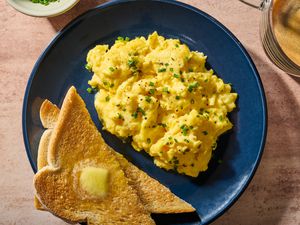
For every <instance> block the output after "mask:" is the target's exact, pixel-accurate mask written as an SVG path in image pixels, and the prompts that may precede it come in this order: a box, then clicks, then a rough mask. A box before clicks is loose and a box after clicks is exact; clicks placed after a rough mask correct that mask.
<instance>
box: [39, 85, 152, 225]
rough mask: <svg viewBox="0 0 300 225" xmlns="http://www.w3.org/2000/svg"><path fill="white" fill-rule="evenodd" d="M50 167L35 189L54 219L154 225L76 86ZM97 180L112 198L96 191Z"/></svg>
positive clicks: (55, 135)
mask: <svg viewBox="0 0 300 225" xmlns="http://www.w3.org/2000/svg"><path fill="white" fill-rule="evenodd" d="M74 140H76V141H75V142H74ZM47 163H48V165H47V166H45V167H43V168H42V169H40V170H39V171H38V172H37V173H36V175H35V176H34V186H35V189H36V196H37V197H38V199H39V201H40V202H41V203H42V205H43V206H45V207H46V208H47V210H49V211H50V212H52V213H53V214H54V215H56V216H58V217H60V218H62V219H64V220H66V221H68V222H87V223H88V224H89V225H98V224H99V225H100V224H155V223H154V221H153V220H152V218H151V216H150V213H149V212H148V211H147V210H146V209H145V208H144V206H143V204H142V202H141V201H140V199H139V197H138V196H137V193H136V191H135V189H134V188H132V187H131V186H130V185H129V181H128V179H127V178H126V176H125V174H124V172H123V170H122V168H121V166H120V164H119V163H118V161H117V160H116V157H115V154H113V153H112V151H111V150H110V149H109V148H108V146H107V145H106V144H105V142H104V141H103V139H102V137H101V135H100V133H99V132H98V130H97V128H96V127H95V125H94V123H93V121H92V119H91V118H90V115H89V113H88V111H87V109H86V108H85V104H84V102H83V100H82V99H81V98H80V96H79V95H78V94H77V92H76V89H75V88H74V87H71V88H70V89H69V91H68V93H67V95H66V97H65V99H64V102H63V105H62V109H61V111H60V113H59V116H58V120H57V123H56V125H55V126H54V128H53V131H52V135H51V137H50V140H49V145H48V152H47ZM91 171H93V172H91ZM95 171H96V172H95ZM99 171H101V173H100V172H99ZM103 171H104V172H103ZM104 173H105V176H106V177H107V178H105V181H104V179H102V177H103V176H104V175H102V174H104ZM95 174H96V175H95ZM99 174H100V175H101V176H100V175H99ZM107 174H108V175H107ZM95 179H96V182H98V181H99V182H100V183H103V182H105V184H106V183H107V184H106V186H107V187H106V188H105V189H107V193H106V192H103V193H100V194H99V190H98V189H97V190H96V191H95V188H94V187H98V186H95V185H94V183H95V182H94V181H95ZM90 183H93V184H92V185H91V184H90ZM96 185H98V183H96ZM103 190H104V189H103Z"/></svg>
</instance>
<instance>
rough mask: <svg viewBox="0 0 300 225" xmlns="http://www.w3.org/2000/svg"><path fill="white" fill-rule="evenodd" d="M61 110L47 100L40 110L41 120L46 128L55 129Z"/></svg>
mask: <svg viewBox="0 0 300 225" xmlns="http://www.w3.org/2000/svg"><path fill="white" fill-rule="evenodd" d="M59 111H60V110H59V108H58V107H57V106H56V105H54V104H53V103H52V102H50V101H49V100H48V99H46V100H45V101H44V102H43V103H42V105H41V108H40V119H41V122H42V125H43V127H44V128H54V125H55V123H56V121H57V119H58V115H59Z"/></svg>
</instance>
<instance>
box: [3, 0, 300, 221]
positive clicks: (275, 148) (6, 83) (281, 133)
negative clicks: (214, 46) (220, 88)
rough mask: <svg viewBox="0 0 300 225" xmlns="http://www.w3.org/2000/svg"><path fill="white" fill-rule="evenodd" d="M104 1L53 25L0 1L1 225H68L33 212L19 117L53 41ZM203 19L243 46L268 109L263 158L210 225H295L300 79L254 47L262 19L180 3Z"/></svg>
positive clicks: (201, 3) (229, 6)
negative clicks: (226, 31)
mask: <svg viewBox="0 0 300 225" xmlns="http://www.w3.org/2000/svg"><path fill="white" fill-rule="evenodd" d="M103 2H104V1H94V0H82V1H81V2H80V3H79V4H78V5H77V6H75V8H73V9H72V10H70V11H69V12H67V13H66V14H64V15H61V16H58V17H54V18H48V19H46V18H33V17H29V16H25V15H23V14H21V13H19V12H17V11H15V10H14V9H12V8H11V7H10V6H8V4H7V3H6V2H5V1H4V0H2V1H0V12H1V13H0V157H1V167H0V168H1V169H0V225H2V224H3V225H4V224H5V225H12V224H18V225H19V224H21V225H23V224H30V225H40V224H52V225H58V224H65V223H64V222H63V221H61V220H60V219H57V218H55V217H54V216H52V215H51V214H49V213H46V212H39V211H37V210H35V209H34V207H33V193H34V190H33V185H32V177H33V172H32V170H31V167H30V164H29V162H28V160H27V156H26V153H25V148H24V144H23V138H22V129H21V111H22V101H23V95H24V90H25V86H26V83H27V79H28V77H29V74H30V72H31V69H32V67H33V65H34V63H35V61H36V60H37V58H38V56H39V55H40V54H41V52H42V50H43V49H44V48H45V47H46V45H47V44H48V43H49V41H50V40H51V39H52V37H53V36H54V34H55V33H56V32H57V31H58V30H60V29H61V28H63V27H64V26H65V25H66V24H67V23H68V22H69V21H70V20H71V19H73V18H74V17H76V16H77V15H79V14H81V13H82V12H84V11H86V10H87V9H89V8H91V7H93V6H95V5H98V4H101V3H103ZM183 2H186V3H189V4H191V5H194V6H195V7H198V8H199V9H201V10H203V11H205V12H208V13H209V14H211V15H212V16H214V17H215V18H216V19H217V20H219V21H220V22H222V23H223V24H224V25H225V26H226V27H228V28H229V29H230V30H231V31H232V32H233V33H234V34H235V35H236V36H237V37H238V39H239V40H240V41H241V42H242V44H243V45H244V46H245V47H246V49H247V50H248V52H249V53H250V55H251V57H252V59H253V60H254V62H255V64H256V66H257V69H258V71H259V73H260V75H261V78H262V81H263V84H264V88H265V92H266V96H267V101H268V109H269V121H268V122H269V127H268V136H267V142H266V147H265V152H264V155H263V158H262V161H261V164H260V166H259V168H258V171H257V173H256V175H255V177H254V179H253V181H252V182H251V184H250V186H249V187H248V188H247V190H246V191H245V193H244V194H243V195H242V197H241V198H240V199H239V200H238V202H237V203H236V204H235V205H234V206H233V207H232V208H230V210H228V211H227V212H226V213H225V214H224V215H223V216H222V217H221V218H219V219H218V220H217V221H215V222H214V223H213V224H214V225H221V224H222V225H227V224H228V225H239V224H241V225H268V224H271V225H299V224H300V79H298V78H293V77H290V76H288V75H287V74H285V73H284V72H281V71H280V70H279V69H277V68H276V67H275V66H274V65H272V64H271V63H270V62H269V60H268V59H267V57H266V56H265V54H264V51H263V49H262V47H261V45H260V42H259V33H258V32H259V19H260V11H258V10H256V9H252V8H250V7H248V6H246V5H243V4H242V3H240V2H239V1H238V0H222V1H220V0H184V1H183Z"/></svg>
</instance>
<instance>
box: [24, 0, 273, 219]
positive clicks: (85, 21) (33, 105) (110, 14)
mask: <svg viewBox="0 0 300 225" xmlns="http://www.w3.org/2000/svg"><path fill="white" fill-rule="evenodd" d="M153 31H158V32H159V34H160V35H163V36H165V37H167V38H179V39H180V40H181V41H182V42H184V43H186V44H187V45H188V46H190V48H191V49H192V50H198V51H202V52H204V53H205V54H206V55H207V56H208V60H207V66H208V67H212V68H213V69H214V71H215V72H216V73H217V74H218V75H219V76H220V77H221V78H222V79H224V80H225V82H227V83H232V84H233V89H234V91H236V92H237V93H238V94H239V98H238V101H237V105H238V107H237V109H236V110H234V112H232V113H231V115H230V117H231V121H232V122H233V124H234V128H233V130H232V131H230V132H228V133H226V134H225V135H223V136H222V137H221V138H220V140H219V142H218V148H217V150H216V151H215V154H214V156H213V158H212V160H211V162H210V165H209V170H208V171H206V172H205V173H202V174H201V175H200V176H199V177H198V178H190V177H187V176H183V175H178V174H175V173H172V172H166V171H164V170H162V169H159V168H157V167H156V166H154V164H153V162H152V160H151V158H149V157H148V156H147V155H146V154H141V153H137V152H135V151H134V150H133V149H132V147H131V146H130V144H123V143H122V142H121V141H120V140H118V139H117V138H116V137H114V136H113V135H110V134H109V133H107V132H104V131H102V130H101V124H100V122H99V121H98V119H97V114H96V111H95V109H94V106H93V100H94V96H93V95H91V94H88V93H87V91H86V89H87V87H88V84H87V81H88V80H89V79H90V78H91V74H90V73H89V72H88V71H87V70H86V69H85V68H84V66H85V63H86V62H85V58H86V55H87V52H88V50H89V49H91V48H93V47H94V46H95V45H96V44H100V43H101V44H103V43H107V44H110V45H111V44H113V42H114V40H115V39H116V38H117V37H118V36H123V37H124V36H128V37H130V38H134V37H135V36H142V35H144V36H147V35H148V34H150V33H152V32H153ZM71 85H74V86H75V87H76V88H77V90H78V92H79V94H80V95H81V96H82V97H83V99H84V101H85V102H86V105H87V108H88V110H89V112H90V114H91V116H92V119H93V120H94V122H95V124H96V126H97V127H98V128H99V130H100V131H101V133H102V135H103V137H104V139H105V140H106V142H107V143H108V144H109V145H110V146H112V147H113V148H114V149H116V150H119V151H122V153H123V154H124V155H125V156H126V157H127V158H128V159H129V160H130V161H131V162H133V163H134V164H135V165H137V166H138V167H139V168H141V169H142V170H144V171H146V172H147V173H148V174H149V175H150V176H152V177H154V178H156V179H157V180H159V181H160V182H161V183H162V184H164V185H166V186H167V187H169V188H170V189H171V190H172V191H173V192H174V193H175V194H177V195H178V196H179V197H181V198H182V199H184V200H186V201H187V202H189V203H191V204H192V205H193V206H194V207H195V208H196V209H197V213H194V214H193V213H191V214H181V215H153V217H154V219H155V221H156V222H157V224H164V225H167V224H208V223H210V222H212V221H213V220H214V219H216V218H217V217H218V216H220V215H221V214H222V213H224V211H225V210H226V209H228V208H229V207H230V206H231V205H232V204H233V203H234V202H235V201H236V200H237V199H238V197H239V196H240V195H241V193H242V192H243V191H244V190H245V188H246V187H247V185H248V184H249V182H250V180H251V178H252V177H253V175H254V172H255V170H256V168H257V166H258V164H259V161H260V158H261V155H262V151H263V148H264V143H265V138H266V129H267V107H266V100H265V95H264V91H263V87H262V84H261V81H260V78H259V75H258V72H257V70H256V68H255V66H254V64H253V62H252V60H251V58H250V56H249V55H248V53H247V52H246V50H245V49H244V48H243V46H242V45H241V43H240V42H239V41H238V40H237V39H236V38H235V37H234V36H233V35H232V33H230V31H228V30H227V29H226V28H225V27H224V26H223V25H222V24H220V23H219V22H218V21H216V20H215V19H214V18H212V17H211V16H209V15H207V14H206V13H204V12H202V11H200V10H198V9H196V8H193V7H191V6H189V5H186V4H183V3H180V2H175V1H169V0H164V1H149V0H140V1H112V2H110V3H106V4H103V5H101V6H99V7H97V8H95V9H92V10H90V11H88V12H86V13H85V14H83V15H81V16H79V17H78V18H76V19H75V20H74V21H72V22H71V23H70V24H69V25H67V26H66V28H64V29H63V30H62V31H60V32H59V33H58V34H57V35H56V37H55V38H54V39H53V41H52V42H51V43H50V44H49V46H48V47H47V48H46V50H45V51H44V52H43V54H42V55H41V56H40V58H39V59H38V61H37V63H36V64H35V66H34V69H33V71H32V73H31V75H30V78H29V81H28V85H27V88H26V92H25V96H24V105H23V135H24V142H25V146H26V151H27V154H28V158H29V161H30V163H31V166H32V168H33V170H34V171H35V172H36V159H37V149H38V143H39V139H40V137H41V134H42V132H43V127H42V125H41V123H40V120H39V107H40V105H41V102H42V100H43V99H46V98H47V99H49V100H50V101H52V102H54V103H56V104H57V105H61V102H62V100H63V98H64V95H65V94H66V92H67V90H68V88H69V87H70V86H71ZM220 159H221V160H222V161H223V162H222V163H218V162H220Z"/></svg>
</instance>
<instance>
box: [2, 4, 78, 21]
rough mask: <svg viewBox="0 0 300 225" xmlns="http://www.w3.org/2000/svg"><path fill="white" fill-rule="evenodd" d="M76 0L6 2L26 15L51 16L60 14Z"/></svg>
mask: <svg viewBox="0 0 300 225" xmlns="http://www.w3.org/2000/svg"><path fill="white" fill-rule="evenodd" d="M78 2H79V0H58V1H55V2H50V3H49V5H42V4H40V3H33V2H32V1H31V0H7V3H8V4H10V5H11V6H12V7H14V8H15V9H16V10H18V11H20V12H22V13H24V14H26V15H29V16H36V17H52V16H57V15H60V14H62V13H64V12H66V11H68V10H69V9H71V8H72V7H73V6H74V5H76V4H77V3H78Z"/></svg>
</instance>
